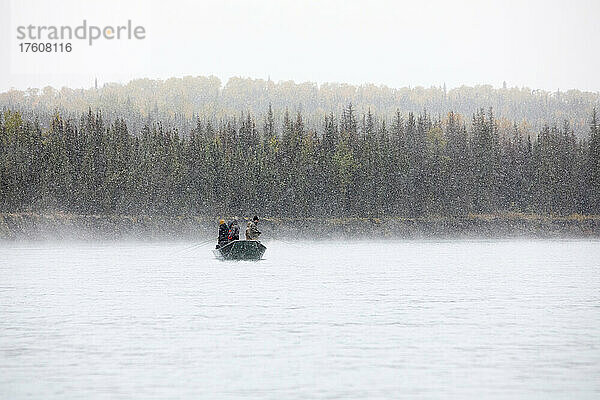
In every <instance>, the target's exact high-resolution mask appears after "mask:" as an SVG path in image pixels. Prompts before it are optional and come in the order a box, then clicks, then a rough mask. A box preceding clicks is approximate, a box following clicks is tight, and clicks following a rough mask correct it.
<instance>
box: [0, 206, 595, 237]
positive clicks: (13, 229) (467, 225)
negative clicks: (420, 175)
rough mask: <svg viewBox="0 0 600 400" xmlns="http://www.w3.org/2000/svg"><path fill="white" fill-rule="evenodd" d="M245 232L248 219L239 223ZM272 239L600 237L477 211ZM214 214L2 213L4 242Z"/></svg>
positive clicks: (188, 223) (548, 220)
mask: <svg viewBox="0 0 600 400" xmlns="http://www.w3.org/2000/svg"><path fill="white" fill-rule="evenodd" d="M240 225H241V227H242V231H243V230H244V222H243V221H242V223H241V224H240ZM260 227H261V230H262V231H263V237H264V238H265V239H268V238H287V239H294V238H315V239H329V240H330V239H336V238H339V239H348V238H371V239H377V238H390V239H391V238H407V239H418V238H474V237H489V238H496V237H497V238H500V237H539V238H558V237H600V216H597V215H585V216H584V215H570V216H552V215H533V214H517V213H511V214H476V215H473V214H472V215H467V216H461V217H441V216H428V217H422V218H400V217H398V218H329V219H317V218H303V219H292V218H263V219H262V220H261V223H260ZM216 233H217V223H216V218H212V217H203V216H156V215H154V216H127V215H76V214H61V213H52V214H37V213H4V214H2V213H0V240H5V241H6V240H9V241H10V240H184V239H190V240H204V239H210V238H213V237H216Z"/></svg>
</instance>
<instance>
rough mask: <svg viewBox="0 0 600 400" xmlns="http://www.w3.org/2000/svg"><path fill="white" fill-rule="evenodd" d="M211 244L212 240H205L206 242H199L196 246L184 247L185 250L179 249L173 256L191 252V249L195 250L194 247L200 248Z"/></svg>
mask: <svg viewBox="0 0 600 400" xmlns="http://www.w3.org/2000/svg"><path fill="white" fill-rule="evenodd" d="M211 242H213V239H206V240H203V241H201V242H200V243H196V244H193V245H191V246H188V247H186V248H184V249H180V250H178V251H176V252H175V253H173V254H183V253H185V252H186V251H189V250H192V249H194V248H196V247H200V246H206V245H207V244H209V243H211Z"/></svg>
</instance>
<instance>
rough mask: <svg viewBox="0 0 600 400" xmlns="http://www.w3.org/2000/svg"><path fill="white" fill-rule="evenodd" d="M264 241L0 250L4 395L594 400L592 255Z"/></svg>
mask: <svg viewBox="0 0 600 400" xmlns="http://www.w3.org/2000/svg"><path fill="white" fill-rule="evenodd" d="M266 244H267V247H268V250H267V253H266V254H265V257H266V259H265V260H263V261H260V262H222V261H217V260H214V259H213V258H212V257H213V256H212V254H211V251H210V250H211V248H212V247H213V246H212V244H211V245H207V246H204V247H199V248H197V249H189V248H188V247H189V244H188V243H179V244H132V243H128V244H118V245H114V244H95V245H90V244H80V245H72V246H65V245H39V244H38V245H9V246H7V245H5V246H3V247H0V278H1V279H0V317H1V318H0V397H1V398H6V399H22V398H39V399H42V398H43V399H52V398H61V399H62V398H73V399H81V398H111V399H116V398H128V399H129V398H140V399H150V398H156V399H164V398H194V399H195V398H272V399H291V398H303V399H304V398H335V397H337V398H369V399H372V398H415V397H417V398H419V397H420V398H423V397H424V398H510V399H513V398H532V397H533V398H543V399H565V398H577V399H582V398H599V396H600V385H599V384H598V378H599V377H600V342H599V340H600V307H599V304H600V269H599V268H600V267H599V265H600V242H597V241H499V242H492V241H460V242H451V241H448V242H385V243H383V242H380V243H376V242H347V243H331V242H329V243H311V242H297V243H287V242H286V243H284V242H276V241H274V242H271V243H269V242H266ZM182 249H187V250H182Z"/></svg>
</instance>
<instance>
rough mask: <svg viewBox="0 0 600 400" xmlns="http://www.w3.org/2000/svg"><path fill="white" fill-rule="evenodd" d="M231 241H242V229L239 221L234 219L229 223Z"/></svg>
mask: <svg viewBox="0 0 600 400" xmlns="http://www.w3.org/2000/svg"><path fill="white" fill-rule="evenodd" d="M228 239H229V241H230V242H232V241H234V240H240V227H239V225H238V222H237V219H234V220H233V221H231V222H230V223H229V237H228Z"/></svg>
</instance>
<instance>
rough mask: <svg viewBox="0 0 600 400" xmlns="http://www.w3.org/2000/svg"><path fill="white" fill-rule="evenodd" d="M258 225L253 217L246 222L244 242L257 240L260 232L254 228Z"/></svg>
mask: <svg viewBox="0 0 600 400" xmlns="http://www.w3.org/2000/svg"><path fill="white" fill-rule="evenodd" d="M257 224H258V217H257V216H256V215H255V216H254V217H253V218H252V221H248V226H247V227H246V240H257V239H258V237H259V236H260V231H259V230H258V227H257V226H256V225H257Z"/></svg>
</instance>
